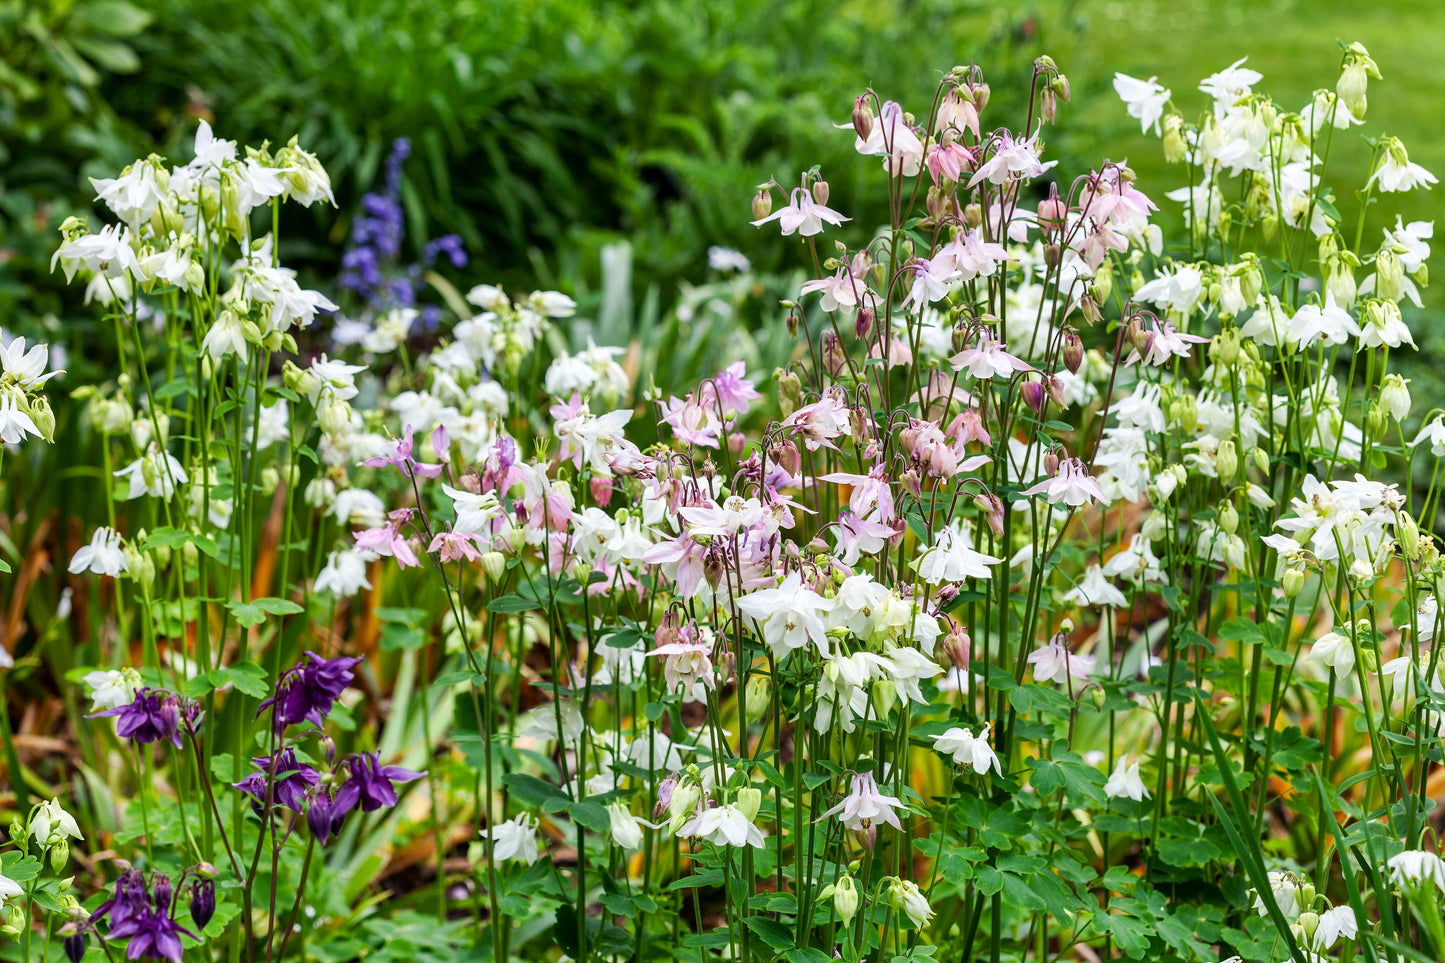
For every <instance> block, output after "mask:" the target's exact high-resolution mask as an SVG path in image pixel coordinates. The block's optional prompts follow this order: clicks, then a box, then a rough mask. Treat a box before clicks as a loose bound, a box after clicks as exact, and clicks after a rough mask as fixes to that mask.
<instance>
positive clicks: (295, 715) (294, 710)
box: [256, 652, 361, 730]
mask: <svg viewBox="0 0 1445 963" xmlns="http://www.w3.org/2000/svg"><path fill="white" fill-rule="evenodd" d="M306 658H307V659H309V660H310V661H309V662H302V663H301V664H299V665H296V666H293V667H291V668H290V669H287V670H286V671H285V672H283V673H281V678H280V679H278V680H277V682H276V694H275V695H274V696H272V697H271V698H269V699H267V700H266V701H265V702H263V703H261V705H260V707H259V708H257V710H256V715H258V716H259V715H260V714H261V713H262V712H264V711H265V710H266V709H267V708H268V707H271V708H272V713H273V715H274V718H275V724H276V728H277V729H278V730H279V729H284V728H285V727H286V726H289V725H295V724H296V723H298V722H303V721H304V722H309V723H311V724H312V725H314V726H317V727H318V728H319V727H320V726H321V725H322V723H323V722H324V721H325V718H326V714H327V713H328V712H330V711H331V704H332V703H333V702H335V701H336V697H337V696H339V695H341V691H342V690H343V689H345V688H346V687H347V686H349V685H350V684H351V680H352V679H353V678H354V677H355V674H354V673H353V672H352V671H351V670H352V669H354V668H356V666H357V665H359V664H360V663H361V659H359V658H353V657H350V656H342V657H340V658H336V659H323V658H322V657H321V656H319V655H317V654H316V653H315V652H307V653H306Z"/></svg>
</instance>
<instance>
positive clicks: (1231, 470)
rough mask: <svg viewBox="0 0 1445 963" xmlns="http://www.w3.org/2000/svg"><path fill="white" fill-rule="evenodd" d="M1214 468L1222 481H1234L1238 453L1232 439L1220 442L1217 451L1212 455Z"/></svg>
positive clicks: (1237, 468)
mask: <svg viewBox="0 0 1445 963" xmlns="http://www.w3.org/2000/svg"><path fill="white" fill-rule="evenodd" d="M1214 470H1215V471H1216V472H1218V473H1219V478H1220V480H1221V481H1224V482H1232V481H1234V479H1235V477H1236V476H1237V475H1238V474H1239V453H1238V450H1237V449H1236V448H1235V447H1234V439H1232V438H1231V439H1227V440H1225V441H1224V442H1223V443H1222V444H1220V446H1219V451H1218V452H1216V453H1215V455H1214Z"/></svg>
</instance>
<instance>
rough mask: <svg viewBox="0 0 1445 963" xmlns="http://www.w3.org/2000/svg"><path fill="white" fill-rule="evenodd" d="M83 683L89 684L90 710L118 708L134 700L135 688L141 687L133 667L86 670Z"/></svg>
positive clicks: (139, 679) (137, 674)
mask: <svg viewBox="0 0 1445 963" xmlns="http://www.w3.org/2000/svg"><path fill="white" fill-rule="evenodd" d="M85 684H86V685H88V686H90V711H91V712H99V711H100V710H102V709H118V708H120V707H121V706H125V705H130V704H131V703H132V702H134V701H135V694H136V690H137V689H139V688H140V687H141V678H140V673H139V672H137V671H136V670H135V669H132V668H130V667H126V668H124V669H112V670H110V671H108V672H107V671H105V670H104V669H97V670H96V671H94V672H88V673H86V676H85Z"/></svg>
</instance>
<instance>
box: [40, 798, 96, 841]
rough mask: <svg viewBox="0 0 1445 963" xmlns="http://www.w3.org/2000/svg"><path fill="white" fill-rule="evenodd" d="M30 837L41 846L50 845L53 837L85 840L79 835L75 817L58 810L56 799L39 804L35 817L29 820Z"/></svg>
mask: <svg viewBox="0 0 1445 963" xmlns="http://www.w3.org/2000/svg"><path fill="white" fill-rule="evenodd" d="M30 835H31V836H33V837H35V841H36V842H37V843H39V844H40V845H41V846H48V845H50V840H51V839H52V838H55V837H66V838H69V839H84V838H85V837H84V836H82V835H81V834H80V827H79V826H77V825H76V823H75V817H74V816H72V815H70V813H68V812H66V811H65V810H64V809H61V808H60V800H59V799H58V798H52V799H51V800H50V801H49V802H46V803H41V804H40V808H38V809H36V810H35V815H34V816H32V817H31V818H30Z"/></svg>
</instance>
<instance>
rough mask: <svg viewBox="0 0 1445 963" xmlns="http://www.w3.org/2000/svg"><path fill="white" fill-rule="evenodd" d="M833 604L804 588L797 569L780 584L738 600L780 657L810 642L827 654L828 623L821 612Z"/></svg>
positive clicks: (779, 658) (776, 656)
mask: <svg viewBox="0 0 1445 963" xmlns="http://www.w3.org/2000/svg"><path fill="white" fill-rule="evenodd" d="M832 607H833V602H832V600H831V599H825V598H823V597H822V596H821V595H819V594H818V593H817V592H814V591H813V590H812V589H808V588H804V587H803V577H802V576H801V575H799V574H798V573H797V572H794V573H792V574H791V575H789V576H788V577H787V578H785V579H784V580H783V584H782V585H779V586H778V587H777V588H771V589H763V590H762V591H760V592H753V593H751V594H750V595H745V596H743V597H742V598H741V599H739V600H738V608H739V609H741V610H742V612H743V614H744V615H746V616H747V617H748V618H750V619H752V621H753V624H754V625H755V626H756V627H757V629H758V631H759V632H761V633H762V636H763V641H764V642H766V643H767V644H768V647H769V648H770V649H772V650H773V655H774V657H775V658H777V659H778V660H779V661H782V660H783V659H784V658H785V657H786V656H787V654H788V653H789V652H792V651H793V650H795V649H801V648H803V647H804V646H805V645H807V644H808V643H809V642H812V643H813V644H814V645H816V646H817V647H818V652H819V653H820V654H822V655H823V657H824V658H827V655H828V639H827V637H826V636H825V633H826V632H827V631H828V627H827V625H826V624H825V623H824V622H823V618H822V616H823V615H825V614H827V612H828V610H829V609H831V608H832Z"/></svg>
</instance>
